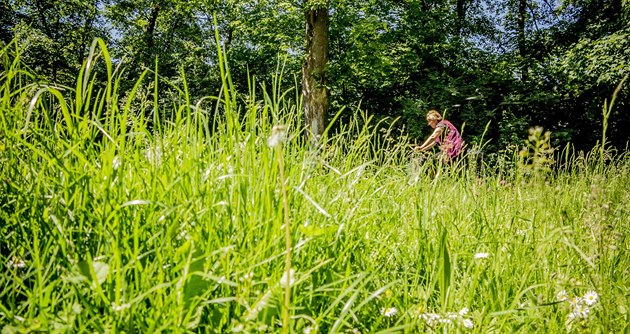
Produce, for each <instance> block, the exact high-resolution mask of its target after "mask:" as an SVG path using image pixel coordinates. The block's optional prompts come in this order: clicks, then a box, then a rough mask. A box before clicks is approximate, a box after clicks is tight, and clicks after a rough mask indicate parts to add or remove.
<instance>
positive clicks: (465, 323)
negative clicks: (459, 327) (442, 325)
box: [462, 319, 475, 329]
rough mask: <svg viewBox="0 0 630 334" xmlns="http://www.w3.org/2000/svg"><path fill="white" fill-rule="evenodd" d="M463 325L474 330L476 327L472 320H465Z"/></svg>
mask: <svg viewBox="0 0 630 334" xmlns="http://www.w3.org/2000/svg"><path fill="white" fill-rule="evenodd" d="M462 324H463V325H464V327H466V328H468V329H473V328H474V327H475V324H473V322H472V320H470V319H464V320H463V321H462Z"/></svg>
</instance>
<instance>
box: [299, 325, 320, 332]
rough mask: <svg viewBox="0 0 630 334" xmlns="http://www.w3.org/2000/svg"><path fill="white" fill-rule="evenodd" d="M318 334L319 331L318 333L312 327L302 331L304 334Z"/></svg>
mask: <svg viewBox="0 0 630 334" xmlns="http://www.w3.org/2000/svg"><path fill="white" fill-rule="evenodd" d="M316 332H317V331H316V330H315V329H314V328H313V327H311V326H308V327H305V328H304V329H303V330H302V333H304V334H311V333H316Z"/></svg>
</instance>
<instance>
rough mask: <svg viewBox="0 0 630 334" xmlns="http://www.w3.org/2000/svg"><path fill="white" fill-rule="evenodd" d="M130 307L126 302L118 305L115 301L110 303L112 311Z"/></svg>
mask: <svg viewBox="0 0 630 334" xmlns="http://www.w3.org/2000/svg"><path fill="white" fill-rule="evenodd" d="M130 307H131V304H129V303H127V304H122V305H118V304H116V303H112V310H113V311H114V312H120V311H122V310H125V309H128V308H130Z"/></svg>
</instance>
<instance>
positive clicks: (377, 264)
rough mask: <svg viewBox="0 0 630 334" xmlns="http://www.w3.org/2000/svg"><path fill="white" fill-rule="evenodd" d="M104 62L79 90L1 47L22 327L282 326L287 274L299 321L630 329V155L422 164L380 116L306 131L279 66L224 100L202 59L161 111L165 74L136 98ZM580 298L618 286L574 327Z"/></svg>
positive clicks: (0, 216) (10, 320) (18, 324)
mask: <svg viewBox="0 0 630 334" xmlns="http://www.w3.org/2000/svg"><path fill="white" fill-rule="evenodd" d="M89 54H90V57H89V58H88V59H87V60H86V62H85V63H84V64H85V65H84V66H83V67H82V69H81V71H80V75H79V76H78V77H77V80H76V84H75V85H73V87H75V88H66V89H67V90H68V91H70V94H67V95H65V94H61V93H59V92H60V90H59V89H58V88H59V87H56V86H52V85H44V84H42V83H40V82H37V81H36V80H37V79H36V77H35V76H34V75H32V74H31V73H29V72H28V70H26V69H25V67H24V65H23V64H21V62H20V58H19V57H20V54H19V49H17V50H13V49H10V48H5V49H3V51H2V54H1V55H0V59H2V60H3V61H4V63H3V65H4V66H5V69H6V70H5V71H4V72H3V73H2V76H0V78H1V80H0V170H1V171H2V174H0V221H1V223H2V224H0V235H2V237H3V238H2V240H3V243H2V244H0V263H1V264H2V266H3V271H2V272H1V273H0V283H1V284H0V287H1V288H0V297H1V298H0V323H1V324H2V325H1V326H2V331H3V332H8V333H13V332H27V331H42V332H108V331H117V332H118V331H120V332H122V331H125V332H147V333H152V332H171V331H173V332H179V331H183V330H187V331H195V332H210V333H219V332H221V333H223V332H229V331H232V332H239V331H240V332H244V331H249V332H279V331H281V330H282V329H283V328H281V327H280V326H279V325H278V324H279V323H280V322H279V320H280V314H282V311H283V307H284V306H283V302H282V300H283V295H282V291H283V287H285V286H286V283H287V282H289V284H292V285H291V296H290V297H291V307H290V310H288V311H289V312H290V315H291V318H290V319H291V320H290V326H291V328H290V331H291V332H305V331H306V332H308V331H311V332H312V331H317V332H322V333H340V332H352V331H361V332H378V331H383V332H394V331H398V332H404V333H418V332H428V331H432V330H437V331H444V332H453V331H461V332H464V331H468V330H469V329H470V326H472V327H473V328H472V331H473V332H487V331H496V332H518V331H523V332H540V331H549V332H562V331H564V330H566V329H567V327H569V326H570V327H571V328H572V329H575V330H583V331H589V332H623V331H624V330H625V328H627V324H628V314H627V312H626V310H627V309H628V308H629V307H630V305H629V304H628V300H627V298H626V296H627V292H628V291H627V289H626V288H625V287H627V286H630V281H629V277H630V272H629V271H628V268H630V263H629V262H628V261H629V260H628V259H629V257H628V251H629V250H628V246H627V242H626V240H627V238H628V233H629V232H628V231H630V226H628V222H629V221H630V220H629V219H628V218H629V217H630V210H629V208H628V206H627V203H628V202H629V201H630V197H629V196H630V195H629V194H628V192H627V189H628V184H629V183H630V160H629V157H628V155H627V154H622V155H615V156H612V157H611V160H610V161H609V162H608V164H607V165H605V166H603V167H602V168H593V167H594V166H597V165H599V159H598V158H597V157H595V158H593V155H592V154H590V155H589V156H585V155H579V154H575V155H572V154H567V155H566V158H565V161H564V164H563V165H555V164H554V167H555V168H557V173H554V174H550V175H548V177H547V178H546V179H541V178H531V179H528V180H525V179H519V178H518V177H517V176H516V174H515V173H514V169H513V168H512V167H513V166H514V164H515V163H516V160H518V159H517V158H514V159H515V160H513V161H512V162H513V163H514V164H513V165H506V169H505V170H499V171H497V172H496V173H494V172H492V171H491V172H489V173H487V174H485V175H478V174H477V171H476V170H470V169H468V168H466V167H465V166H462V165H454V166H445V165H442V164H439V163H438V164H436V165H430V164H429V163H427V164H421V165H420V167H421V168H420V170H419V171H418V173H417V174H415V175H412V174H411V173H409V172H408V170H407V168H406V166H407V165H408V163H409V158H408V156H407V153H408V144H409V142H407V141H405V140H401V141H394V140H387V138H389V137H390V136H391V135H392V134H393V133H395V131H394V130H395V129H394V128H393V127H392V126H389V127H385V129H386V130H385V134H386V135H387V136H385V135H382V136H381V132H380V130H379V129H380V128H382V126H381V124H379V123H377V122H375V119H374V118H373V117H371V116H370V115H369V114H367V113H365V112H364V111H361V110H358V111H357V112H356V113H355V115H356V116H355V117H354V118H351V119H350V120H349V121H348V122H343V123H340V124H338V125H337V126H338V131H336V132H327V133H326V134H325V135H324V138H323V139H322V143H321V146H319V147H311V146H309V145H305V143H304V142H303V139H302V137H301V136H300V135H299V133H300V129H301V128H302V124H301V122H302V121H301V120H302V117H301V115H300V114H299V108H297V106H298V105H299V98H297V97H296V98H293V95H292V94H289V93H290V92H292V91H283V90H282V89H278V87H280V82H282V76H283V74H282V73H280V72H279V73H276V75H275V77H274V78H273V81H272V84H271V85H270V87H269V88H266V87H267V86H265V85H262V84H257V83H256V82H254V81H252V85H251V86H250V87H251V90H249V91H248V92H247V93H246V94H243V93H241V92H239V91H237V90H235V86H234V85H233V84H232V81H231V80H230V79H229V77H227V73H228V72H227V68H228V66H227V63H226V61H225V59H224V58H223V54H222V53H219V55H220V58H219V65H220V67H221V69H222V71H221V73H223V76H222V77H221V82H222V84H223V85H224V86H225V90H223V91H219V92H218V93H217V95H220V96H219V97H217V96H208V97H206V98H205V99H198V100H196V99H194V98H192V97H191V96H189V95H188V94H187V86H186V82H187V77H186V76H184V74H183V73H185V72H183V73H182V75H181V78H180V79H179V81H178V82H179V83H180V84H179V85H174V86H175V87H176V88H177V89H178V90H179V92H181V93H182V96H181V97H178V98H177V99H173V100H172V101H170V103H171V104H170V107H168V108H167V107H165V106H164V105H166V104H164V105H160V104H158V103H155V104H154V105H153V106H154V108H155V109H154V110H153V112H154V113H155V118H156V121H155V122H154V123H153V124H152V125H149V124H148V121H147V118H146V117H145V114H144V110H136V109H134V106H135V104H134V102H133V101H135V99H137V98H141V96H139V95H137V94H138V93H139V92H140V87H141V86H142V84H143V83H144V81H145V80H146V81H153V83H152V88H154V89H158V86H159V85H161V84H164V81H163V79H162V78H160V76H159V75H158V74H157V73H150V72H149V71H145V72H143V74H141V76H139V77H138V78H135V80H134V81H133V85H132V86H131V87H130V88H129V91H121V90H120V87H121V80H123V77H122V76H121V71H123V69H124V66H119V67H117V66H113V65H114V64H113V62H112V59H111V58H109V51H108V50H107V48H106V47H105V44H104V43H103V41H97V42H95V43H93V44H92V48H91V50H90V53H89ZM99 65H100V66H102V67H103V68H104V71H103V72H100V71H97V70H95V68H96V67H97V66H99ZM101 75H102V76H104V77H103V78H101V80H102V81H103V82H104V84H103V85H102V86H98V85H96V84H94V85H92V83H95V82H97V77H99V76H101ZM149 78H151V79H150V80H149ZM261 87H262V88H261ZM123 96H126V98H125V101H123V98H122V97H123ZM156 99H157V97H156ZM208 101H211V103H210V102H208ZM241 101H243V102H242V103H241ZM171 109H172V110H171ZM296 110H297V112H296ZM219 111H220V112H219ZM160 115H171V116H169V117H168V118H166V117H164V118H166V120H162V117H160ZM278 124H282V125H286V129H287V136H286V141H285V142H284V143H283V145H282V146H281V147H273V148H272V147H269V146H268V145H267V144H268V141H267V140H268V138H269V136H270V135H271V134H272V128H273V126H275V125H278ZM549 139H550V138H549V136H548V135H543V134H542V133H541V131H538V132H536V133H535V134H534V135H533V137H532V138H530V141H529V143H531V144H532V145H534V148H536V147H538V148H539V152H543V151H545V150H547V149H548V148H549ZM539 142H542V144H539ZM567 152H568V151H567ZM595 153H597V152H595ZM279 154H281V157H282V159H279ZM505 159H511V157H510V156H507V157H505ZM280 161H282V163H283V166H284V168H281V167H280V165H279V164H280ZM281 170H282V171H283V172H284V173H285V175H284V176H285V177H284V178H282V177H281V176H280V175H281V174H280V171H281ZM432 171H435V174H433V173H432ZM510 175H514V176H513V177H506V176H510ZM280 180H284V181H282V183H281V181H280ZM519 181H523V182H519ZM284 183H286V197H283V195H282V190H281V189H282V184H284ZM284 198H286V200H287V203H288V205H287V207H288V208H289V209H290V211H289V214H290V219H291V225H285V226H283V223H285V222H286V221H287V219H286V218H285V216H284V212H283V211H282V208H283V205H282V204H281V203H282V202H283V200H284ZM515 199H517V200H515ZM283 228H285V229H283ZM287 230H288V231H289V232H290V233H291V240H293V245H292V249H291V260H292V268H293V269H294V275H291V276H290V278H291V279H289V280H288V281H287V278H289V277H287V276H285V277H284V280H283V273H284V272H285V269H286V267H285V266H284V255H285V254H286V251H287V246H286V244H285V241H286V239H285V232H286V231H287ZM562 291H564V292H565V293H566V295H568V296H570V297H577V296H585V295H586V294H587V293H588V292H590V291H595V292H597V294H598V295H599V298H598V300H597V301H596V302H595V303H593V304H592V305H590V306H589V307H588V310H589V311H590V314H589V315H588V317H587V318H583V317H580V318H579V319H577V320H575V319H574V318H575V316H576V308H575V307H574V306H572V305H571V303H570V301H569V300H562V298H560V299H559V298H558V295H559V292H562ZM560 295H564V294H560ZM591 295H592V294H591ZM581 306H584V305H581ZM581 310H582V309H581ZM580 314H581V313H580ZM578 315H579V314H578ZM284 329H285V330H286V328H284Z"/></svg>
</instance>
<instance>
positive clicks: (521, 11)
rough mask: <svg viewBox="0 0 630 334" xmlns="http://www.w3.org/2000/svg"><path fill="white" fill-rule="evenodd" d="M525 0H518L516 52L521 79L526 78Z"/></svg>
mask: <svg viewBox="0 0 630 334" xmlns="http://www.w3.org/2000/svg"><path fill="white" fill-rule="evenodd" d="M526 11H527V0H519V1H518V53H519V55H520V56H521V62H522V63H521V80H523V81H525V80H527V72H528V71H529V69H528V67H527V45H526V43H525V19H526V17H525V16H526V15H527V13H526Z"/></svg>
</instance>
